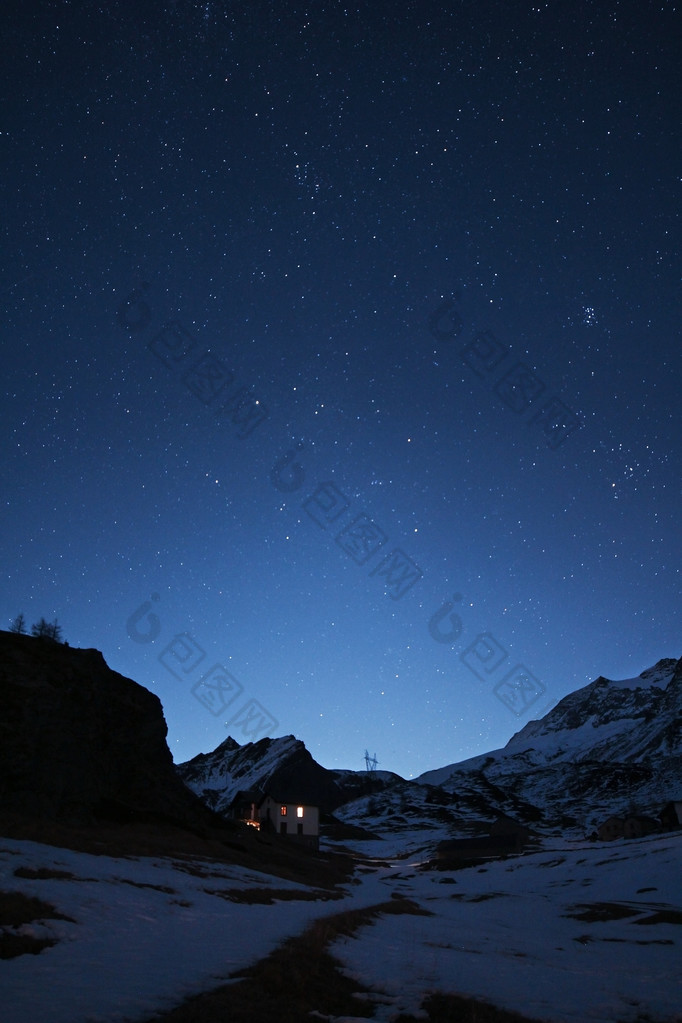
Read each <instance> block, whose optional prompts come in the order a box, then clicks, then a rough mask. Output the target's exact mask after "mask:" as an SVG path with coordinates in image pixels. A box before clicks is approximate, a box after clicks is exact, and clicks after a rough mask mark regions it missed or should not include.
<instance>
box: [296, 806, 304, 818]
mask: <svg viewBox="0 0 682 1023" xmlns="http://www.w3.org/2000/svg"><path fill="white" fill-rule="evenodd" d="M296 816H297V817H302V816H303V807H302V806H297V807H296Z"/></svg>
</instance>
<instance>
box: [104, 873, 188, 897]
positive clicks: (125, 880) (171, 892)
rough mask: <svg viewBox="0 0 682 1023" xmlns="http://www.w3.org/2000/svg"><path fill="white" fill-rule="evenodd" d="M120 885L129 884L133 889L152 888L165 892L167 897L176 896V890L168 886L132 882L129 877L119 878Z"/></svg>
mask: <svg viewBox="0 0 682 1023" xmlns="http://www.w3.org/2000/svg"><path fill="white" fill-rule="evenodd" d="M116 880H117V881H118V883H119V884H129V885H132V886H133V888H151V889H152V891H155V892H163V893H164V894H165V895H176V894H177V893H176V891H175V888H169V886H168V885H167V884H150V883H149V882H147V881H131V880H130V878H128V877H117V878H116Z"/></svg>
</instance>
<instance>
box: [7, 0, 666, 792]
mask: <svg viewBox="0 0 682 1023" xmlns="http://www.w3.org/2000/svg"><path fill="white" fill-rule="evenodd" d="M4 21H5V31H4V33H3V36H4V51H5V52H4V56H3V62H2V68H3V70H2V85H3V88H2V91H3V119H2V125H1V134H0V145H1V152H2V167H3V172H2V175H1V176H0V189H1V190H2V209H3V217H2V225H1V230H2V249H1V255H0V260H1V269H0V293H1V297H2V307H3V355H4V359H3V364H4V374H3V378H4V386H3V391H4V396H3V399H2V406H1V409H0V419H1V422H2V436H3V438H4V443H3V445H2V455H1V457H2V463H3V475H2V478H3V480H4V486H3V500H2V502H1V505H0V507H1V509H2V520H1V529H0V544H1V545H2V546H1V560H0V565H1V567H2V589H1V590H0V604H1V606H0V618H1V619H2V624H3V627H7V626H8V625H9V623H10V621H11V619H12V618H13V617H14V616H15V615H16V614H17V613H18V612H20V611H24V612H25V614H26V616H27V618H28V620H29V622H30V621H35V620H36V619H37V618H38V617H40V616H41V615H44V616H45V617H47V618H53V617H55V616H56V617H57V618H58V619H59V621H60V623H61V624H62V627H63V631H64V635H65V638H66V639H68V640H69V642H70V643H71V644H72V645H75V646H85V647H88V646H95V647H97V648H99V649H101V650H102V651H103V653H104V655H105V657H106V659H107V661H108V663H109V664H110V665H111V667H112V668H114V669H116V670H118V671H120V672H122V673H123V674H126V675H129V676H131V677H133V678H135V679H136V680H137V681H139V682H141V683H142V684H144V685H146V686H147V687H148V688H150V689H151V690H153V691H154V692H155V693H157V694H158V695H159V697H160V698H161V700H162V702H163V705H164V709H165V713H166V719H167V721H168V725H169V744H170V746H171V749H172V751H173V755H174V757H175V759H176V760H178V761H180V760H185V759H188V758H189V757H191V756H193V755H195V754H196V753H197V752H199V751H208V750H210V749H213V748H214V747H215V746H216V745H218V743H219V742H221V741H222V740H223V739H224V738H225V736H226V735H227V734H228V733H229V734H232V735H233V736H234V737H235V738H236V739H237V740H238V741H240V742H245V741H247V740H248V739H254V738H259V737H260V736H262V735H264V734H277V735H281V734H287V733H291V732H293V733H294V734H295V735H297V736H298V737H300V738H302V739H303V740H304V741H305V743H306V745H307V746H308V748H309V749H310V750H311V752H312V753H313V755H314V756H315V757H316V759H318V760H319V761H320V762H321V763H323V764H324V765H325V766H327V767H336V766H341V767H354V768H358V767H361V766H362V765H363V759H362V754H363V752H364V750H365V748H366V747H368V748H369V749H370V752H372V753H374V752H376V754H377V757H378V759H379V763H380V766H381V767H384V768H386V769H392V770H395V771H398V772H399V773H402V774H404V775H417V774H419V773H421V772H423V771H425V770H428V769H431V768H435V767H439V766H442V765H443V764H446V763H450V762H452V761H455V760H459V759H463V758H464V757H466V756H469V755H473V754H475V753H479V752H483V751H485V750H488V749H491V748H494V747H497V746H500V745H502V744H504V742H506V740H507V739H508V738H509V736H510V735H511V734H512V733H513V732H514V731H516V730H517V729H518V728H519V727H521V726H522V725H523V724H524V723H525V722H526V721H527V720H528V719H529V718H531V717H534V716H540V715H541V714H542V713H544V712H546V710H547V709H549V707H550V706H552V705H553V704H554V703H555V702H556V701H557V700H558V699H560V698H561V697H562V696H563V695H565V694H566V693H567V692H569V691H571V690H573V689H575V688H577V687H579V686H581V685H584V684H586V683H587V682H589V681H591V680H592V679H593V678H595V677H596V676H597V675H598V674H600V673H603V674H606V675H609V676H611V677H627V676H631V675H636V674H638V673H639V672H640V671H641V670H642V669H644V668H646V667H648V666H650V665H651V664H652V663H654V662H655V661H656V660H658V659H659V658H660V657H665V656H668V657H677V656H679V655H680V652H681V650H682V648H681V645H680V643H681V637H680V608H681V606H682V600H681V593H680V590H681V579H680V565H681V563H682V558H681V549H680V548H681V542H680V528H679V520H680V505H681V501H680V497H681V495H680V489H681V485H680V479H681V478H682V474H681V472H680V449H681V446H682V429H681V423H680V399H679V395H680V387H681V385H682V346H681V344H680V306H681V303H680V288H679V269H680V217H679V184H680V177H679V174H680V171H679V168H680V160H679V157H680V152H679V103H678V99H677V97H678V96H679V95H680V92H681V91H682V82H681V81H680V77H681V76H680V72H679V70H678V63H679V61H678V52H677V51H678V47H677V39H678V38H679V30H680V23H679V14H677V13H676V12H675V7H674V5H673V4H670V3H658V4H655V3H646V2H645V3H635V2H631V3H618V2H616V0H613V2H611V3H606V4H603V3H594V4H593V3H587V2H579V3H577V4H570V5H568V4H560V3H549V4H545V5H542V6H540V7H532V6H530V5H527V4H515V5H512V6H508V5H503V4H493V3H489V2H482V3H457V4H442V5H437V4H432V3H428V2H427V3H419V4H412V3H403V4H401V3H398V4H391V5H388V4H386V5H384V4H365V5H361V6H358V7H355V8H350V7H349V8H345V9H344V8H343V6H342V5H338V4H327V3H316V4H314V5H308V6H306V5H298V4H289V3H285V2H283V3H265V2H255V3H248V4H242V5H232V4H227V3H217V2H215V3H206V4H193V3H183V2H176V3H169V4H167V5H166V6H163V5H161V4H156V3H143V4H139V5H135V8H134V9H133V8H132V7H129V6H128V5H123V4H119V3H113V4H108V5H106V6H102V7H100V6H99V5H96V4H90V3H83V4H78V5H76V4H69V3H63V2H58V3H44V4H40V5H34V6H28V5H18V4H11V5H10V12H9V14H8V15H6V16H5V19H4Z"/></svg>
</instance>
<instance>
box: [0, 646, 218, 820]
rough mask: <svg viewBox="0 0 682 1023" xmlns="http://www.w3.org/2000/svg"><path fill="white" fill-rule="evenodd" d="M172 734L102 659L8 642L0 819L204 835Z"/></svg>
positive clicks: (203, 816)
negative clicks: (171, 828)
mask: <svg viewBox="0 0 682 1023" xmlns="http://www.w3.org/2000/svg"><path fill="white" fill-rule="evenodd" d="M166 733H167V728H166V722H165V719H164V716H163V710H162V707H161V703H160V701H159V699H158V697H156V696H155V695H154V694H153V693H150V692H149V691H148V690H147V689H145V688H144V687H143V686H141V685H138V684H137V683H136V682H133V681H132V679H129V678H125V677H124V676H123V675H119V674H118V673H117V672H115V671H112V669H111V668H109V667H108V665H107V664H106V662H105V660H104V657H103V656H102V654H101V653H100V652H99V651H98V650H79V649H76V648H73V647H68V646H66V645H63V644H61V643H57V642H54V641H53V640H48V639H39V638H35V637H32V636H24V635H15V634H12V633H9V632H0V810H2V811H4V812H5V813H7V812H9V813H19V814H25V815H32V816H35V817H40V818H46V819H70V820H91V819H118V820H126V819H135V818H139V817H140V815H147V816H152V817H156V818H157V819H159V820H165V821H167V822H169V823H170V822H173V823H178V824H182V825H184V826H201V825H202V823H203V822H205V821H206V820H207V818H208V817H209V816H210V817H211V818H212V817H213V815H211V814H209V812H208V811H207V810H206V808H205V807H204V806H203V805H202V804H201V803H200V801H199V800H197V799H196V797H195V796H194V795H193V794H192V793H191V792H189V791H188V789H187V788H186V787H185V786H184V785H183V784H182V782H181V780H180V779H179V778H178V776H177V773H176V771H175V768H174V765H173V759H172V756H171V753H170V750H169V749H168V746H167V744H166Z"/></svg>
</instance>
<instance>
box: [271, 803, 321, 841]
mask: <svg viewBox="0 0 682 1023" xmlns="http://www.w3.org/2000/svg"><path fill="white" fill-rule="evenodd" d="M283 807H284V808H286V813H284V814H283V813H282V808H283ZM299 807H301V809H302V811H303V816H300V817H299V815H298V809H299ZM260 815H261V820H264V819H265V820H269V821H270V823H271V824H272V825H273V826H274V829H275V831H276V832H277V834H279V835H287V836H291V837H295V838H300V837H302V836H310V837H312V836H315V837H316V836H317V835H319V833H320V811H319V808H318V807H317V806H307V805H305V804H303V805H302V804H301V803H277V802H275V800H274V799H272V798H271V797H270V796H268V798H267V799H265V800H264V801H263V803H262V805H261V808H260Z"/></svg>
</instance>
